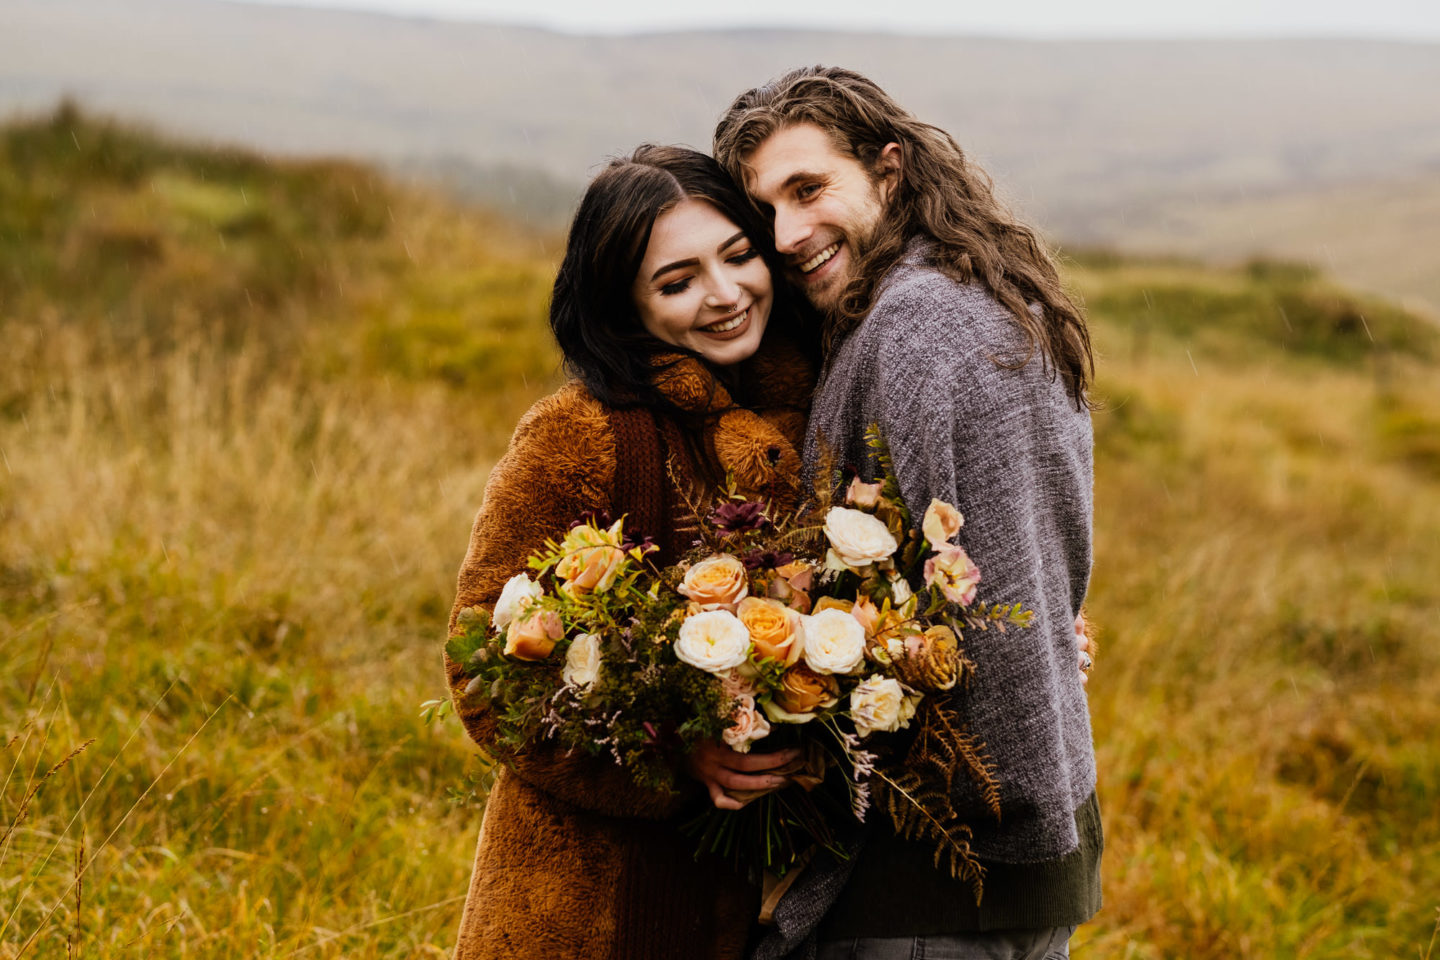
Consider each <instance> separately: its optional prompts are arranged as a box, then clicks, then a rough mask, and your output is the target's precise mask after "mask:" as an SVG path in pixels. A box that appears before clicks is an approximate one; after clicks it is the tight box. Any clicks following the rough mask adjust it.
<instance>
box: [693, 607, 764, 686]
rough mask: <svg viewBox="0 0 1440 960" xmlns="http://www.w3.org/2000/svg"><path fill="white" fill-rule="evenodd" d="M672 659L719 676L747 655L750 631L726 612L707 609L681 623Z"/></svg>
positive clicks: (733, 615)
mask: <svg viewBox="0 0 1440 960" xmlns="http://www.w3.org/2000/svg"><path fill="white" fill-rule="evenodd" d="M675 656H677V657H679V658H680V659H681V660H682V661H684V662H685V663H688V664H690V666H692V667H698V668H699V669H701V670H704V671H705V672H707V673H721V672H723V671H725V670H729V669H730V668H731V667H738V666H739V665H740V664H742V663H744V662H745V658H746V657H748V656H750V631H748V630H746V629H745V624H743V623H741V622H740V618H739V617H737V616H735V614H733V613H731V612H730V611H728V610H706V611H704V612H703V613H697V614H695V615H694V616H692V617H686V618H685V622H684V623H682V624H680V636H679V639H677V640H676V641H675Z"/></svg>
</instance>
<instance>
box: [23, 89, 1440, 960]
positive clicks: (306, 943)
mask: <svg viewBox="0 0 1440 960" xmlns="http://www.w3.org/2000/svg"><path fill="white" fill-rule="evenodd" d="M558 245H559V238H558V235H557V234H555V233H553V232H545V231H543V230H538V229H535V228H532V227H530V226H526V225H524V224H521V223H518V222H512V221H508V220H506V219H504V218H502V217H500V216H498V215H494V214H487V213H485V212H482V211H480V210H473V209H469V208H463V207H460V206H457V205H456V204H455V203H454V202H453V201H452V200H450V199H448V198H447V197H444V196H442V195H439V194H434V193H427V192H423V191H420V190H417V189H414V188H411V187H406V186H400V185H397V184H396V183H395V182H394V181H393V180H388V179H386V178H385V177H384V176H383V175H381V174H379V173H377V172H375V171H374V170H372V169H370V168H367V167H364V166H360V165H356V164H351V163H347V162H338V161H303V162H302V161H279V160H273V159H269V158H265V157H262V156H259V155H253V154H248V153H244V152H240V151H236V150H221V149H214V148H202V147H197V146H189V145H186V144H184V143H181V142H175V141H171V140H167V139H164V138H160V137H157V136H155V135H152V134H149V133H146V132H144V131H142V130H138V129H136V128H133V127H126V126H117V125H113V124H110V123H107V122H103V121H97V120H95V119H92V118H90V117H87V116H86V115H84V114H82V113H80V112H79V111H77V110H75V109H74V108H70V107H65V108H61V109H60V110H58V111H56V112H55V113H54V114H53V115H49V116H43V117H39V118H35V119H30V120H26V121H16V122H13V123H11V124H10V125H8V126H6V127H4V128H3V130H0V342H3V343H4V348H5V363H4V364H3V365H0V663H3V664H4V670H3V671H0V738H3V742H4V744H5V750H4V753H3V755H0V759H3V765H4V776H3V780H0V783H3V790H0V830H3V834H0V836H3V839H0V958H15V957H18V956H22V955H23V956H29V957H45V958H48V957H62V956H70V955H79V956H90V957H99V956H117V957H118V956H147V957H148V956H161V957H196V958H199V957H204V958H210V957H264V958H282V957H312V958H319V957H346V958H387V960H388V958H408V957H431V956H433V957H443V956H447V955H448V952H449V948H450V945H451V938H452V936H453V933H454V931H455V929H456V927H457V923H458V917H459V910H460V906H461V903H462V900H463V895H464V892H465V884H466V882H467V879H468V876H469V869H470V857H471V853H472V851H473V847H474V842H475V836H476V830H477V827H478V824H479V819H480V808H479V806H478V805H477V803H476V801H475V797H476V796H480V795H483V788H484V773H485V771H484V769H483V767H482V766H481V765H479V764H478V763H477V761H476V760H475V758H474V751H473V750H472V748H471V746H470V744H469V743H468V741H467V740H466V739H465V737H464V735H463V733H462V732H461V731H460V729H459V726H458V725H457V724H454V723H447V724H441V725H430V726H427V725H426V724H424V723H422V722H421V720H420V719H419V717H418V712H419V711H418V705H419V703H420V702H421V701H422V700H425V699H428V698H431V697H435V696H440V695H442V693H443V681H442V679H441V668H440V650H439V647H440V642H441V638H442V635H443V630H444V627H443V624H444V621H445V616H446V614H447V612H448V609H449V606H450V601H451V597H452V591H453V584H454V574H455V571H456V569H457V567H458V565H459V561H460V559H461V556H462V554H463V550H464V546H465V543H466V538H467V535H468V531H469V525H470V520H471V518H472V516H473V513H474V511H475V509H476V507H477V506H478V504H479V501H480V494H481V490H482V487H483V483H484V479H485V476H486V472H487V470H488V469H489V467H490V465H491V464H492V463H493V462H494V460H495V458H496V457H497V456H498V454H499V452H500V451H501V450H503V448H504V444H505V442H506V440H507V439H508V436H509V432H510V429H511V427H512V425H513V424H514V422H515V420H516V418H517V417H518V416H519V414H520V413H521V412H522V411H523V410H524V408H525V407H526V406H527V405H528V404H529V403H530V402H531V401H533V400H534V399H535V398H536V397H538V396H540V395H542V394H543V393H545V392H547V391H548V390H550V389H552V388H553V387H554V386H555V385H556V384H557V383H558V382H559V372H558V369H557V359H556V354H555V351H554V349H553V347H552V346H551V344H550V343H549V340H548V331H547V330H546V328H545V323H544V317H545V306H546V297H547V293H548V286H549V282H550V279H551V277H552V275H553V270H554V267H555V262H556V253H557V250H558ZM1066 270H1067V276H1068V278H1069V280H1070V282H1071V283H1072V284H1073V286H1074V288H1075V289H1076V291H1078V292H1079V293H1080V294H1081V295H1082V296H1083V298H1084V299H1085V301H1086V303H1087V305H1088V309H1089V313H1090V316H1091V318H1092V322H1093V332H1094V336H1095V340H1096V343H1097V346H1098V348H1099V378H1098V387H1097V391H1096V392H1097V397H1098V399H1099V400H1100V401H1101V404H1102V406H1101V407H1100V409H1099V410H1097V412H1096V414H1095V427H1096V441H1097V467H1096V470H1097V478H1096V479H1097V506H1096V521H1097V533H1096V537H1097V549H1096V555H1097V566H1096V570H1095V575H1094V581H1093V592H1092V603H1091V607H1092V612H1093V615H1094V618H1095V619H1096V620H1097V621H1098V623H1099V624H1100V625H1101V628H1102V630H1103V633H1102V641H1103V648H1102V654H1101V657H1100V660H1099V666H1098V669H1097V672H1096V675H1095V678H1094V681H1093V682H1092V685H1091V705H1092V710H1093V713H1094V718H1095V734H1096V742H1097V749H1098V755H1099V763H1100V776H1101V798H1102V806H1103V809H1104V813H1105V818H1106V827H1107V839H1108V844H1109V846H1108V850H1107V854H1106V898H1107V905H1106V908H1105V910H1104V911H1103V912H1102V913H1101V915H1100V917H1099V918H1098V919H1097V921H1096V922H1095V923H1093V924H1091V925H1089V926H1087V927H1085V928H1083V929H1082V930H1081V931H1080V932H1079V934H1078V935H1077V938H1076V940H1075V943H1074V948H1075V951H1076V953H1077V954H1078V955H1080V956H1087V957H1097V958H1099V957H1104V958H1165V957H1182V956H1183V957H1202V958H1221V957H1225V958H1232V957H1254V958H1269V957H1292V956H1293V957H1317V958H1335V960H1339V958H1362V957H1374V958H1382V957H1383V958H1390V957H1427V958H1428V957H1429V956H1431V955H1432V953H1433V951H1434V946H1435V944H1434V931H1435V929H1436V920H1437V908H1440V813H1437V810H1440V742H1437V741H1436V739H1435V737H1434V731H1435V730H1436V729H1440V643H1437V640H1440V628H1437V626H1436V624H1437V622H1440V388H1437V386H1436V385H1437V383H1440V329H1437V327H1436V326H1435V324H1434V323H1433V322H1431V321H1430V320H1428V319H1426V318H1424V317H1421V316H1418V315H1415V314H1412V313H1409V312H1407V311H1405V310H1404V309H1401V308H1400V307H1397V306H1394V305H1392V304H1390V303H1388V302H1386V301H1383V300H1380V299H1376V298H1374V297H1372V296H1369V295H1362V294H1358V293H1354V292H1351V291H1350V290H1348V289H1346V288H1343V287H1341V286H1339V285H1338V284H1337V282H1336V281H1334V280H1333V279H1331V278H1330V277H1329V276H1327V275H1326V274H1324V273H1320V272H1317V271H1316V270H1315V269H1314V268H1312V267H1308V266H1297V265H1293V264H1288V263H1284V262H1278V261H1254V262H1251V263H1248V264H1246V265H1243V266H1237V267H1232V268H1221V267H1213V266H1204V265H1201V264H1199V263H1197V262H1191V261H1185V260H1180V259H1166V258H1160V257H1156V256H1149V257H1124V256H1119V255H1116V254H1111V253H1104V252H1093V251H1092V252H1075V253H1074V254H1073V255H1070V256H1068V257H1067V260H1066ZM82 747H83V748H84V749H83V750H82V752H80V753H78V754H76V755H74V756H73V757H71V755H72V754H73V753H74V751H76V750H77V749H79V748H82ZM67 757H70V759H69V762H68V763H66V762H65V760H66V758H67ZM57 767H58V769H56V768H57ZM52 770H53V772H52ZM77 874H83V875H82V876H81V878H80V882H79V883H77Z"/></svg>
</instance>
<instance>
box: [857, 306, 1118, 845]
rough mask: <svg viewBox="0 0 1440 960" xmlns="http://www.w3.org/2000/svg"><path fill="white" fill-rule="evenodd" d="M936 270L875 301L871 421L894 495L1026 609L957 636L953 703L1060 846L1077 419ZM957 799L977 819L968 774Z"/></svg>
mask: <svg viewBox="0 0 1440 960" xmlns="http://www.w3.org/2000/svg"><path fill="white" fill-rule="evenodd" d="M937 279H938V281H939V282H938V283H934V282H931V283H927V284H925V285H924V286H923V287H922V288H921V289H919V290H908V291H904V292H903V295H902V296H898V297H894V298H892V302H890V303H882V304H879V305H877V309H881V308H884V309H888V310H894V311H895V323H894V324H893V327H892V330H893V334H894V335H893V336H892V337H890V338H888V339H887V340H886V341H885V342H884V343H883V344H882V345H881V347H880V349H879V364H878V369H879V378H878V381H879V382H878V383H877V384H876V389H878V390H879V391H881V400H880V402H879V404H878V405H876V406H877V407H878V409H879V411H880V421H881V422H880V426H881V428H882V430H883V432H884V434H885V436H886V439H887V440H888V442H889V444H890V450H891V455H892V457H893V460H894V464H895V470H896V474H897V478H898V480H899V482H900V486H901V492H902V494H903V495H904V497H905V499H906V502H907V503H909V504H910V505H911V506H912V507H913V508H915V509H916V510H921V509H923V508H924V505H926V504H928V503H929V502H930V499H931V498H932V497H935V498H939V499H941V500H946V501H949V502H951V503H953V504H955V505H956V506H957V507H958V508H959V509H960V510H961V512H962V513H963V514H964V515H965V525H964V527H963V528H962V529H961V531H960V534H959V536H958V537H957V540H958V542H959V543H960V544H961V545H962V546H964V547H965V549H966V550H967V552H969V554H970V556H971V557H972V559H974V561H975V562H976V564H977V565H978V566H979V567H980V570H981V575H982V580H981V583H980V598H981V599H982V600H983V601H985V602H991V603H999V602H1006V603H1020V604H1022V605H1024V606H1025V607H1028V608H1030V609H1032V610H1034V612H1035V619H1034V626H1033V627H1031V628H1030V629H1028V630H1010V631H1007V632H1005V633H1001V632H999V631H996V630H990V631H986V632H983V633H982V632H978V631H971V632H969V633H968V634H967V636H966V637H965V649H966V653H967V655H968V656H969V657H970V658H971V659H972V660H974V661H975V663H976V665H977V670H976V673H975V676H974V678H973V680H972V682H971V683H970V685H969V687H968V689H967V690H966V691H964V692H963V693H962V694H960V695H958V696H957V697H956V699H955V702H956V704H957V706H959V707H960V709H961V710H962V716H963V717H964V719H965V720H966V722H967V723H968V724H969V725H970V728H971V730H972V731H973V732H974V733H975V734H976V735H977V736H978V737H980V738H981V739H982V740H984V741H985V743H986V746H987V749H988V752H989V754H990V756H991V758H992V760H993V762H994V768H995V773H996V775H997V778H998V780H999V782H1000V785H1001V796H1002V804H1003V807H1004V811H1005V814H1004V818H1005V820H1006V821H1007V822H1013V821H1014V820H1016V819H1019V820H1025V819H1028V818H1038V819H1040V820H1044V821H1047V822H1049V823H1052V824H1053V825H1054V829H1055V830H1057V831H1059V832H1061V833H1065V834H1066V837H1065V838H1064V839H1065V843H1064V846H1065V849H1067V850H1068V849H1070V848H1073V846H1074V844H1075V836H1074V827H1073V822H1072V821H1071V815H1072V813H1073V809H1072V798H1073V794H1074V793H1076V792H1080V791H1076V790H1074V789H1072V784H1071V783H1070V782H1069V778H1070V777H1071V775H1072V774H1073V771H1072V770H1071V769H1070V764H1069V763H1068V762H1067V746H1066V738H1067V736H1072V735H1073V731H1072V730H1068V729H1067V728H1066V725H1065V721H1064V719H1063V718H1064V716H1065V714H1066V713H1067V712H1071V711H1073V710H1074V709H1075V708H1076V707H1077V704H1076V703H1075V702H1074V701H1075V700H1076V698H1079V699H1080V700H1081V701H1082V703H1081V704H1079V705H1078V706H1080V708H1081V709H1083V697H1084V694H1083V691H1082V688H1081V684H1080V682H1079V677H1078V675H1077V672H1076V669H1075V663H1076V639H1075V633H1074V630H1075V627H1074V622H1075V617H1076V614H1077V613H1078V609H1079V605H1080V602H1081V600H1083V597H1084V590H1085V584H1086V582H1087V579H1088V570H1089V560H1090V539H1089V538H1090V483H1091V475H1090V459H1089V457H1090V454H1089V443H1090V440H1089V437H1090V434H1089V426H1088V417H1086V415H1084V414H1077V412H1076V411H1075V410H1074V408H1073V405H1071V404H1070V402H1069V400H1068V397H1067V396H1066V395H1065V391H1064V388H1063V386H1061V385H1060V384H1058V383H1054V382H1052V381H1051V380H1050V378H1049V377H1048V374H1047V373H1045V372H1043V371H1042V370H1041V364H1040V361H1039V358H1035V359H1033V360H1032V361H1031V362H1030V363H1029V364H1027V365H1026V366H1025V367H1023V368H1021V369H1019V370H1009V369H1003V368H1001V367H998V366H997V365H996V364H995V363H994V362H993V360H992V359H991V358H992V357H993V356H995V355H1001V356H1008V355H1013V353H1014V351H1015V350H1016V348H1017V346H1020V347H1022V348H1023V344H1018V343H1017V340H1016V333H1017V328H1016V327H1015V325H1014V324H1013V322H1012V321H1010V320H1009V318H1008V317H1007V316H1005V315H1004V314H1003V312H1001V308H999V306H998V304H994V302H993V301H992V300H990V299H989V298H988V297H985V296H983V295H977V294H973V293H970V292H967V294H966V295H965V296H963V297H955V296H951V295H949V294H951V293H953V292H954V291H956V290H960V289H962V288H958V286H956V285H953V284H951V283H950V281H948V280H945V279H944V278H937ZM977 308H978V309H977ZM1080 418H1083V419H1080ZM1085 733H1086V735H1087V736H1088V724H1087V725H1086V730H1085ZM1087 747H1088V745H1087ZM960 779H961V780H964V778H960ZM956 800H957V803H958V804H959V805H960V806H961V807H963V809H960V811H959V812H960V813H961V814H962V816H967V817H982V816H985V809H986V808H985V805H984V803H983V800H982V799H981V798H980V795H979V792H978V791H977V790H975V789H974V787H973V785H972V784H970V783H968V781H967V782H964V783H961V784H960V785H959V788H958V794H957V797H956ZM1061 852H1063V851H1061Z"/></svg>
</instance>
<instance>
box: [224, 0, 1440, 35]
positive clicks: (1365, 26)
mask: <svg viewBox="0 0 1440 960" xmlns="http://www.w3.org/2000/svg"><path fill="white" fill-rule="evenodd" d="M245 2H254V3H278V4H281V5H286V6H317V7H321V6H323V7H342V8H350V9H366V10H381V11H387V12H391V13H398V14H406V15H422V16H434V17H441V18H456V19H470V20H493V21H503V22H505V23H516V24H529V25H533V26H542V27H550V28H553V29H559V30H565V31H571V32H578V33H630V32H643V31H654V30H671V29H695V28H705V27H736V26H769V27H806V28H811V29H839V30H852V29H861V30H874V29H882V30H888V31H892V32H896V33H930V32H934V31H944V32H947V33H961V34H976V33H978V34H999V35H1005V36H1019V37H1032V38H1038V37H1160V36H1180V37H1197V36H1201V37H1203V36H1213V37H1245V36H1267V37H1271V36H1345V37H1377V38H1389V39H1415V40H1427V41H1433V40H1440V0H1343V2H1342V0H1190V2H1188V3H1170V2H1165V0H1086V2H1077V0H985V2H983V3H982V2H975V0H929V2H926V0H823V2H821V0H724V2H712V3H698V4H697V3H681V2H678V0H672V2H669V3H665V2H658V0H600V2H597V0H528V2H526V0H521V2H516V0H245Z"/></svg>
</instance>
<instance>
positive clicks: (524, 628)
mask: <svg viewBox="0 0 1440 960" xmlns="http://www.w3.org/2000/svg"><path fill="white" fill-rule="evenodd" d="M563 636H565V628H564V626H562V625H561V623H560V615H559V614H558V613H556V612H555V611H554V610H537V611H535V612H534V613H532V614H530V615H529V616H528V617H524V618H522V619H519V620H515V621H513V622H511V624H510V629H509V630H507V631H505V655H506V656H507V657H514V658H515V659H517V660H544V659H545V658H546V657H548V656H550V651H551V650H554V649H555V641H556V640H559V639H560V638H561V637H563Z"/></svg>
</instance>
